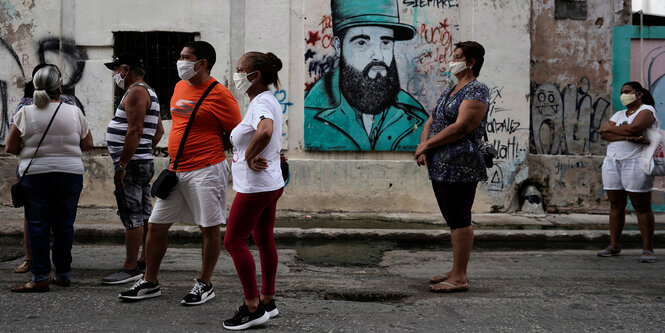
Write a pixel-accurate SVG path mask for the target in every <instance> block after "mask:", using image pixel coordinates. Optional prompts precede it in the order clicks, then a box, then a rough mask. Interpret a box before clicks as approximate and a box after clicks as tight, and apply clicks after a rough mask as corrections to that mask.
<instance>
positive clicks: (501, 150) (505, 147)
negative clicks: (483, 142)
mask: <svg viewBox="0 0 665 333" xmlns="http://www.w3.org/2000/svg"><path fill="white" fill-rule="evenodd" d="M492 145H493V146H494V149H496V151H497V159H500V160H506V159H514V158H517V157H518V155H519V153H520V151H522V150H520V143H519V142H517V138H516V137H515V136H513V137H512V138H509V139H508V141H507V142H505V143H504V142H502V141H501V140H500V139H495V140H494V141H493V142H492Z"/></svg>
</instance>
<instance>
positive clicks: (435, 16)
mask: <svg viewBox="0 0 665 333" xmlns="http://www.w3.org/2000/svg"><path fill="white" fill-rule="evenodd" d="M63 3H64V6H63V8H62V9H61V8H60V1H46V0H45V1H40V2H37V1H19V0H4V1H2V3H1V5H0V60H2V61H0V107H1V108H2V109H1V110H0V112H1V114H0V116H1V118H2V119H1V120H2V123H3V124H2V126H0V141H2V140H4V136H5V135H6V132H7V124H8V119H9V117H10V116H11V114H12V113H13V112H14V109H15V107H16V104H17V102H18V100H19V99H20V97H21V95H22V88H23V83H24V82H25V81H26V80H27V79H29V77H30V72H31V70H32V68H33V67H34V66H35V65H37V64H38V63H40V62H43V61H48V62H54V63H57V64H60V65H61V67H63V71H64V73H65V74H64V76H65V82H66V85H67V86H68V87H69V88H72V89H74V90H75V93H76V95H77V97H78V98H79V99H80V100H81V102H82V104H83V106H84V108H85V112H86V115H87V117H88V119H89V121H90V123H91V124H92V130H93V136H94V139H95V142H96V144H97V145H98V146H100V147H104V146H105V143H104V132H105V128H106V124H107V123H108V121H109V119H110V118H111V117H112V114H113V110H112V104H113V83H112V80H111V75H110V72H109V71H108V70H107V69H106V68H105V67H104V66H103V65H102V63H103V62H105V61H108V60H109V59H110V58H111V55H112V52H113V48H112V44H113V32H114V31H179V32H196V33H199V34H200V38H201V39H202V40H206V41H209V42H211V43H212V44H213V45H214V46H215V47H216V49H217V56H218V59H217V64H216V65H215V68H214V69H213V75H214V76H215V77H216V78H217V79H219V80H220V82H222V83H223V84H225V85H227V86H228V83H229V82H232V80H231V75H232V73H233V71H234V69H235V63H236V61H237V59H238V58H239V57H240V55H242V54H243V53H244V52H246V51H254V50H258V51H264V52H265V51H271V52H273V53H275V54H276V55H277V56H279V57H280V58H281V59H282V61H283V63H284V68H283V69H282V71H281V72H280V73H279V74H280V79H281V83H282V86H281V87H280V89H279V90H277V91H275V96H276V97H277V98H278V100H279V101H280V103H281V104H282V106H283V111H284V114H285V119H288V120H287V121H286V122H285V126H284V137H283V142H284V147H285V150H286V154H287V156H289V158H290V159H291V161H292V165H293V166H292V176H293V178H292V181H291V184H290V185H289V186H288V187H287V189H286V192H285V195H284V197H283V199H282V200H281V201H280V207H281V208H288V209H298V210H311V211H317V210H328V211H419V212H436V211H437V210H438V208H437V207H436V204H435V201H434V198H433V196H432V195H431V190H430V189H429V182H428V180H427V174H426V171H425V169H424V168H418V167H416V166H415V164H414V162H413V156H412V153H411V152H409V151H408V149H406V150H407V151H376V150H371V149H370V150H367V151H335V150H334V149H332V150H326V149H311V148H312V147H308V145H307V142H308V140H309V139H311V137H308V136H309V135H314V136H316V135H317V133H308V132H307V130H306V128H307V123H308V121H309V120H308V119H307V118H306V117H305V100H306V94H307V93H308V91H309V89H310V88H311V87H312V86H313V84H315V82H316V80H317V79H318V78H320V77H321V76H322V75H324V74H325V73H326V72H328V71H330V70H332V69H334V68H335V66H337V61H338V59H337V58H336V57H335V54H334V52H333V51H332V50H333V49H332V47H331V45H330V43H331V38H332V27H331V23H332V22H331V20H332V17H331V16H330V14H331V13H330V5H329V3H330V2H329V1H328V0H311V1H310V0H277V1H266V0H246V1H230V0H202V1H196V2H193V1H183V2H169V4H168V6H167V5H164V4H163V3H162V2H160V3H159V5H155V3H154V2H151V1H141V2H137V1H128V0H119V1H115V2H107V1H101V0H86V1H83V0H64V1H63ZM368 3H369V2H368ZM396 3H397V4H398V5H399V16H400V22H401V23H405V24H409V25H412V26H413V27H414V28H415V29H416V34H415V36H414V38H413V39H411V40H407V41H397V42H395V46H394V55H395V58H394V60H395V62H396V64H397V71H398V73H399V81H400V89H401V90H403V91H404V92H405V93H406V94H408V95H410V96H411V97H412V98H413V99H415V100H416V101H417V102H418V103H419V104H420V105H421V106H422V108H423V110H424V111H425V112H429V111H430V110H431V108H432V107H433V106H434V103H435V102H436V99H437V98H438V95H439V94H440V92H441V90H442V89H443V87H444V86H446V85H448V84H451V83H452V82H453V80H452V76H451V75H450V73H449V72H448V68H447V67H448V65H447V64H448V62H449V61H451V57H450V54H451V51H452V49H451V48H452V45H453V44H454V43H455V42H458V41H462V40H476V41H478V42H480V43H481V44H483V45H484V47H485V49H486V51H487V54H486V60H485V65H484V67H483V69H482V71H481V75H480V77H479V80H480V81H482V82H484V83H486V84H487V85H488V86H489V87H490V89H491V105H490V109H489V113H488V115H489V122H488V126H487V130H488V134H489V138H490V141H491V142H492V143H493V144H494V146H495V147H496V148H497V150H498V151H499V158H498V159H497V161H496V165H495V166H494V167H493V168H491V169H488V176H489V180H488V182H486V183H483V184H481V185H480V186H479V189H478V195H477V199H476V205H475V206H474V211H479V212H480V211H514V210H516V209H517V208H518V207H519V195H518V192H519V190H520V188H521V187H522V186H523V185H524V184H527V183H528V184H531V183H533V184H536V185H537V187H538V188H539V189H540V190H541V191H542V192H543V196H544V199H545V204H546V206H547V208H548V209H549V210H565V209H576V210H588V209H600V208H604V207H606V201H605V198H604V197H603V196H604V193H603V191H602V188H601V186H599V184H601V181H600V172H599V169H598V165H599V164H598V163H599V162H598V156H602V155H603V154H604V151H605V144H604V142H603V141H602V140H600V138H599V135H598V128H599V127H600V124H601V123H602V122H604V121H606V120H607V119H608V118H609V116H610V115H611V113H612V107H611V101H612V100H613V98H614V96H612V95H611V94H610V92H611V91H612V88H613V85H612V71H613V69H612V65H611V64H612V60H613V58H612V49H611V45H612V36H613V27H615V26H620V25H623V24H625V23H626V22H627V18H628V16H627V15H626V12H624V11H623V10H624V1H623V0H610V1H607V0H588V1H586V2H585V3H586V5H587V12H586V18H585V19H582V20H573V19H555V18H554V16H555V1H554V0H538V1H536V0H511V1H492V0H473V1H459V0H441V1H405V0H396ZM127 8H131V10H126V9H127ZM61 13H62V16H61ZM145 13H152V14H151V15H145ZM573 16H574V15H573ZM61 17H62V18H61ZM578 18H579V17H578ZM61 22H62V23H61ZM656 48H657V46H656ZM614 88H616V87H614ZM231 90H232V91H234V93H235V90H234V89H233V88H232V87H231ZM235 96H236V98H237V99H238V102H239V104H240V106H241V109H243V110H244V109H245V108H246V105H247V103H248V102H249V101H248V100H247V98H246V97H244V96H241V95H240V94H237V93H235ZM3 102H4V103H3ZM166 125H167V128H168V123H167V124H166ZM319 139H321V140H326V139H328V138H319ZM330 139H333V138H330ZM162 142H163V143H164V142H165V140H163V141H162ZM163 143H162V144H163ZM397 150H399V149H397ZM12 158H13V157H3V158H0V160H1V161H0V163H4V166H3V167H2V168H0V175H2V176H4V178H3V179H5V180H6V182H5V183H3V184H2V185H5V184H10V183H11V182H12V181H11V179H12V174H13V170H11V165H13V164H14V162H12V161H11V159H12ZM104 160H105V158H104V157H99V158H96V157H94V158H88V159H86V167H87V172H88V173H89V175H88V176H86V177H90V181H87V182H86V184H87V185H86V186H88V187H89V192H85V193H86V195H85V198H84V199H83V201H82V203H84V204H85V203H94V204H104V203H107V204H108V205H112V204H113V200H112V198H111V196H110V195H103V194H101V193H102V192H104V193H106V191H110V187H109V186H112V185H111V183H110V182H109V179H108V177H109V175H108V173H107V172H108V170H106V169H104V170H105V171H95V170H101V169H100V167H98V165H99V164H100V163H104ZM160 163H163V161H160ZM109 164H110V163H109ZM109 167H110V166H109ZM7 168H9V169H7ZM2 187H3V186H0V188H2ZM6 193H7V191H4V190H3V191H2V192H1V193H0V200H3V201H5V202H6V201H7V200H6V198H7V197H6ZM661 195H662V194H661ZM109 198H110V199H109Z"/></svg>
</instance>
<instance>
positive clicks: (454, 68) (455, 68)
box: [448, 61, 467, 75]
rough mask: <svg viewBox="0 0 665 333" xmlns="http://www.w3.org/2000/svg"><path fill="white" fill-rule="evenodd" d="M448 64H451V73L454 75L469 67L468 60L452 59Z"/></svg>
mask: <svg viewBox="0 0 665 333" xmlns="http://www.w3.org/2000/svg"><path fill="white" fill-rule="evenodd" d="M448 65H449V66H450V73H452V74H453V75H456V74H458V73H459V72H461V71H463V70H465V69H466V68H467V67H466V62H464V61H451V62H450V64H448Z"/></svg>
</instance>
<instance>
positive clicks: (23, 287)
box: [12, 280, 48, 293]
mask: <svg viewBox="0 0 665 333" xmlns="http://www.w3.org/2000/svg"><path fill="white" fill-rule="evenodd" d="M12 291H13V292H15V293H43V292H46V291H48V280H42V281H38V282H35V281H32V280H30V281H28V282H26V283H22V284H17V285H14V286H12Z"/></svg>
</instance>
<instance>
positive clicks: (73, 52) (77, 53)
mask: <svg viewBox="0 0 665 333" xmlns="http://www.w3.org/2000/svg"><path fill="white" fill-rule="evenodd" d="M49 51H51V52H56V53H58V52H61V51H62V55H63V56H64V57H63V58H64V59H65V60H66V61H67V62H68V64H69V65H70V66H71V67H72V69H73V72H72V73H71V75H70V77H69V80H67V82H66V83H65V84H64V85H63V89H65V90H67V89H73V88H74V85H76V83H78V82H79V81H80V80H81V77H82V76H83V70H84V69H85V61H86V60H88V53H87V52H86V51H85V49H83V48H81V47H78V45H76V43H75V42H74V41H73V40H71V39H66V38H65V39H63V40H62V50H61V48H60V40H59V39H58V38H55V37H51V38H46V39H43V40H42V41H41V42H40V43H39V48H38V51H37V54H38V56H39V62H40V63H42V64H43V63H45V62H46V52H49Z"/></svg>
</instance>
